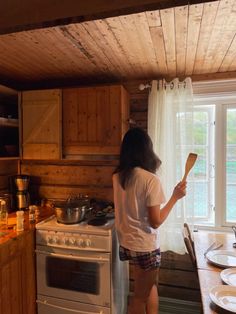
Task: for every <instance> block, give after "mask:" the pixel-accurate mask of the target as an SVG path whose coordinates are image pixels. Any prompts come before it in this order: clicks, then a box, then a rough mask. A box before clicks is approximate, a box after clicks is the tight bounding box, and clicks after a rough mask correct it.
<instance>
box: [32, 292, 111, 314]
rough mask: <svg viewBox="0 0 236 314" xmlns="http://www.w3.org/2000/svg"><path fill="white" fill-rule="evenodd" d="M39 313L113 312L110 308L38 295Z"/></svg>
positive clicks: (79, 313) (91, 313) (96, 313)
mask: <svg viewBox="0 0 236 314" xmlns="http://www.w3.org/2000/svg"><path fill="white" fill-rule="evenodd" d="M37 309H38V314H48V313H50V314H111V311H110V309H109V308H104V307H101V306H96V305H90V304H83V303H79V302H74V301H68V300H61V299H56V298H51V297H45V296H40V295H38V298H37Z"/></svg>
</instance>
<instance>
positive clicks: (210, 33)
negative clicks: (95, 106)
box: [0, 0, 236, 89]
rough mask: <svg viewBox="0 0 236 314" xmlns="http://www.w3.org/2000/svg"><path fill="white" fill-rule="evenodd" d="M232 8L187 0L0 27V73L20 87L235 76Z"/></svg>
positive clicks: (227, 2)
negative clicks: (14, 28)
mask: <svg viewBox="0 0 236 314" xmlns="http://www.w3.org/2000/svg"><path fill="white" fill-rule="evenodd" d="M235 8H236V3H235V1H234V0H218V1H213V2H211V1H210V2H207V3H198V4H187V3H185V5H182V6H176V7H168V8H165V9H160V8H159V9H156V10H150V11H149V10H147V11H145V10H144V11H143V12H139V13H135V12H134V13H133V14H126V15H125V14H123V15H122V14H120V15H118V16H115V17H106V18H104V19H96V20H92V21H84V22H81V23H75V22H74V23H71V24H69V23H68V24H67V25H61V26H55V27H49V28H43V29H37V30H30V31H24V32H19V33H12V34H6V35H0V51H1V59H0V67H1V77H2V80H3V81H4V82H5V81H6V82H7V81H9V83H10V85H12V86H15V87H17V88H18V89H26V88H27V87H26V86H28V88H30V89H31V88H35V87H36V88H42V86H47V87H48V86H50V87H52V86H54V87H56V86H62V85H63V84H64V86H72V85H74V86H75V85H80V86H84V85H88V84H89V85H91V84H96V85H97V84H106V83H121V84H123V82H124V81H129V80H138V79H142V80H145V79H149V80H150V79H156V78H163V77H164V78H165V79H167V80H170V79H172V78H173V77H176V76H177V77H179V78H183V77H185V76H191V77H195V78H197V77H198V76H199V78H201V75H203V74H204V75H209V74H210V75H211V76H212V77H213V76H214V75H215V74H218V75H224V77H227V76H228V75H230V76H231V77H236V74H235V71H236V54H235V45H236V39H235V34H236V22H235V21H236V10H235ZM226 71H227V73H226Z"/></svg>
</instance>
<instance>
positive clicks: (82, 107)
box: [63, 85, 129, 158]
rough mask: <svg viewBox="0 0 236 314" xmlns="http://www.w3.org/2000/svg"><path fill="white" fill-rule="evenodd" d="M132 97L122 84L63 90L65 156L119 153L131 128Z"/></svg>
mask: <svg viewBox="0 0 236 314" xmlns="http://www.w3.org/2000/svg"><path fill="white" fill-rule="evenodd" d="M128 119H129V96H128V93H127V91H126V90H125V89H124V87H122V86H120V85H112V86H99V87H86V88H65V89H63V155H64V156H65V157H66V158H70V156H73V155H86V154H88V155H116V154H118V153H119V147H120V143H121V140H122V137H123V135H124V133H125V132H126V131H127V129H128V126H129V124H128Z"/></svg>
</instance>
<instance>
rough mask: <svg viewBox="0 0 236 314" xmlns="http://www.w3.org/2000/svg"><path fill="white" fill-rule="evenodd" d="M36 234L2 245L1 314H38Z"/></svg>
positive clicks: (0, 277)
mask: <svg viewBox="0 0 236 314" xmlns="http://www.w3.org/2000/svg"><path fill="white" fill-rule="evenodd" d="M35 300H36V285H35V258H34V231H33V230H31V231H29V232H25V233H23V234H22V235H21V236H19V237H17V238H13V239H11V240H9V241H7V242H6V243H3V244H1V246H0V313H3V314H35V313H36V302H35Z"/></svg>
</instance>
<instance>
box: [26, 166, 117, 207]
mask: <svg viewBox="0 0 236 314" xmlns="http://www.w3.org/2000/svg"><path fill="white" fill-rule="evenodd" d="M114 169H115V164H114V163H111V165H109V162H106V161H105V162H103V163H102V162H100V164H99V163H97V162H93V164H92V163H91V162H90V164H87V165H86V162H79V161H77V162H69V161H67V162H64V161H57V162H54V164H52V163H50V161H48V164H46V163H40V161H37V162H34V161H22V165H21V171H22V173H25V174H28V175H30V176H31V181H30V193H31V198H32V201H39V200H40V199H42V198H62V199H67V198H68V197H69V196H70V195H78V194H80V193H82V194H86V195H88V196H90V197H98V198H103V199H108V200H113V190H112V173H113V171H114Z"/></svg>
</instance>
